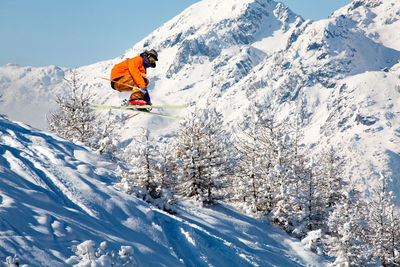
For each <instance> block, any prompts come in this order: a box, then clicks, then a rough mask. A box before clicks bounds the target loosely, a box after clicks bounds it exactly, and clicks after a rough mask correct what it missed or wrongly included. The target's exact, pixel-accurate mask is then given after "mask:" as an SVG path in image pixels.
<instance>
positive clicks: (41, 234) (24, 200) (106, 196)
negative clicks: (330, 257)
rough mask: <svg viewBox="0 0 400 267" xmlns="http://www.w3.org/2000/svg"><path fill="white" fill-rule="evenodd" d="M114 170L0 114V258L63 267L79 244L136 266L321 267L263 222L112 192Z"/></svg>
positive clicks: (85, 152) (222, 208) (99, 158)
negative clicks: (122, 253) (125, 254)
mask: <svg viewBox="0 0 400 267" xmlns="http://www.w3.org/2000/svg"><path fill="white" fill-rule="evenodd" d="M115 169H116V163H115V162H111V161H109V160H107V159H106V158H103V157H102V156H99V155H97V154H95V153H94V152H91V151H90V150H89V149H87V148H85V147H82V146H79V145H76V144H74V143H71V142H69V141H67V140H64V139H62V138H59V137H57V136H54V135H51V134H48V133H45V132H42V131H40V130H36V129H33V128H31V127H29V126H26V125H24V124H22V123H15V122H11V121H9V120H7V119H6V118H4V117H3V116H2V117H0V177H1V179H0V216H1V217H0V218H1V221H0V259H1V260H2V261H3V262H4V260H5V257H7V256H13V255H14V254H18V255H19V257H20V259H21V263H22V264H29V266H65V260H66V259H67V258H69V257H70V256H71V255H73V252H72V246H73V245H78V244H80V243H82V242H83V241H85V240H93V241H94V242H96V243H97V244H98V245H100V243H101V242H102V241H107V243H108V245H109V247H110V248H112V249H114V250H118V248H119V247H120V246H122V245H123V246H132V247H133V249H134V259H135V261H136V263H137V264H138V266H239V265H240V266H306V265H307V266H309V265H313V266H321V265H322V264H323V263H324V261H323V259H321V258H319V257H318V256H316V255H315V254H313V253H311V252H310V251H307V250H306V249H305V248H304V247H303V246H302V245H301V243H300V242H299V241H297V240H295V239H293V238H290V237H288V236H287V235H286V234H285V233H283V232H281V231H280V230H277V229H276V228H274V227H273V226H271V225H270V224H268V223H267V222H261V221H258V220H256V219H253V218H250V217H247V216H245V215H242V214H240V213H239V212H236V211H235V210H234V209H232V208H230V207H229V206H226V205H222V204H221V205H217V206H216V207H214V208H200V207H198V206H196V205H194V204H192V203H190V202H186V203H183V204H182V205H180V206H179V207H178V208H177V212H178V213H177V214H176V215H170V214H167V213H165V212H163V211H160V210H158V209H155V208H152V207H151V206H149V205H148V204H147V203H145V202H143V201H141V200H139V199H137V198H135V197H133V196H130V195H128V194H126V193H124V192H120V191H119V190H117V189H116V188H115V187H114V186H113V185H114V183H116V182H118V181H119V178H118V177H117V176H116V175H115V173H114V170H115Z"/></svg>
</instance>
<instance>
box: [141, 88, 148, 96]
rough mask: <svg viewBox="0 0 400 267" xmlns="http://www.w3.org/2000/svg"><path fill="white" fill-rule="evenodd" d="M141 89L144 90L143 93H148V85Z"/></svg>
mask: <svg viewBox="0 0 400 267" xmlns="http://www.w3.org/2000/svg"><path fill="white" fill-rule="evenodd" d="M140 91H142V93H144V94H147V93H148V91H147V87H143V88H140Z"/></svg>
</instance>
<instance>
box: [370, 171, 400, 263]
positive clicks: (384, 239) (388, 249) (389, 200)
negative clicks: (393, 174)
mask: <svg viewBox="0 0 400 267" xmlns="http://www.w3.org/2000/svg"><path fill="white" fill-rule="evenodd" d="M388 182H389V178H388V177H385V176H384V175H383V174H381V177H380V179H379V184H378V186H376V187H373V188H371V191H372V192H371V195H370V197H369V198H368V199H367V205H368V223H369V229H370V231H369V234H368V243H369V244H370V245H371V246H372V249H373V255H374V257H375V258H377V259H379V261H380V262H381V264H382V265H383V266H398V265H400V254H399V252H400V214H399V212H398V210H397V209H396V207H395V206H394V204H393V197H394V196H393V194H392V192H391V191H390V190H389V188H388Z"/></svg>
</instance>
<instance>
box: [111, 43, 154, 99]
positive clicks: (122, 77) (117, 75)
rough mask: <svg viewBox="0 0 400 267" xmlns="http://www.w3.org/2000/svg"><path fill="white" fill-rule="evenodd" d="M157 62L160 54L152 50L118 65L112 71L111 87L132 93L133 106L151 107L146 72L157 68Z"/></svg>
mask: <svg viewBox="0 0 400 267" xmlns="http://www.w3.org/2000/svg"><path fill="white" fill-rule="evenodd" d="M156 61H158V54H157V52H156V51H155V50H154V49H151V50H146V51H144V52H143V53H141V54H140V55H139V56H136V57H134V58H130V59H127V60H125V61H123V62H121V63H118V64H116V65H115V66H114V67H113V69H112V70H111V87H112V88H113V89H115V90H117V91H120V92H127V91H132V93H131V96H130V98H129V104H131V105H151V100H150V95H149V92H148V91H147V86H148V84H149V79H148V78H147V76H146V70H147V68H149V67H150V68H155V67H156Z"/></svg>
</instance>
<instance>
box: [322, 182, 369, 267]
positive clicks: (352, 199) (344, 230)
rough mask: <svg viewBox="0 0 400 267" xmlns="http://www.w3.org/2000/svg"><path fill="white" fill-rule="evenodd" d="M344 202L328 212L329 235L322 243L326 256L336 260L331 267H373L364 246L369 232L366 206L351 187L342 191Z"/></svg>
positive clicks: (341, 201) (359, 193)
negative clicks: (325, 249)
mask: <svg viewBox="0 0 400 267" xmlns="http://www.w3.org/2000/svg"><path fill="white" fill-rule="evenodd" d="M342 192H343V198H341V199H340V200H339V202H337V203H336V204H335V206H334V208H333V209H332V210H331V212H330V216H329V219H328V235H326V236H325V240H324V243H325V245H326V248H327V254H328V255H329V256H333V257H335V262H334V263H333V266H370V265H371V266H374V265H373V264H376V262H374V261H373V260H372V251H371V248H370V246H369V244H368V242H367V237H368V233H369V231H370V229H369V225H368V212H367V210H368V206H367V204H366V202H365V201H364V200H363V199H362V197H361V192H359V191H358V190H356V189H355V186H354V184H353V183H349V185H347V186H345V187H344V188H343V190H342Z"/></svg>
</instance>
